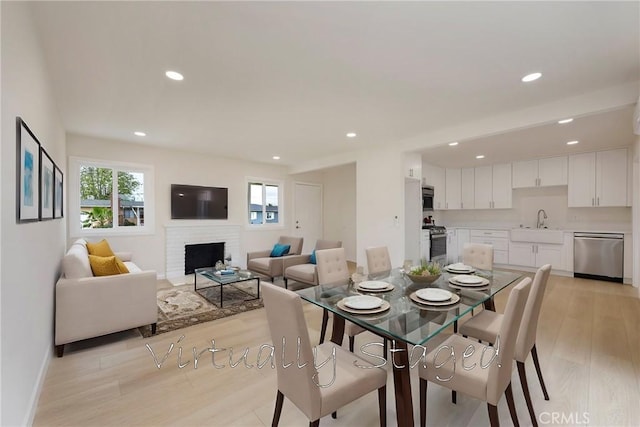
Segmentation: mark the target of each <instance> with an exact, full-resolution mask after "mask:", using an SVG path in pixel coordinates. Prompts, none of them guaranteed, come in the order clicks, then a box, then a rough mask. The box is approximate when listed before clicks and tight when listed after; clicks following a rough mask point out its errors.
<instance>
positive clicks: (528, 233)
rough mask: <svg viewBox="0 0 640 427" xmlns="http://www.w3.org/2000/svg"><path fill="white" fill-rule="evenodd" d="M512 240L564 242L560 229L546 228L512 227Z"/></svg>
mask: <svg viewBox="0 0 640 427" xmlns="http://www.w3.org/2000/svg"><path fill="white" fill-rule="evenodd" d="M510 235H511V241H512V242H530V243H555V244H562V243H564V232H563V231H562V230H550V229H548V228H512V229H511V233H510Z"/></svg>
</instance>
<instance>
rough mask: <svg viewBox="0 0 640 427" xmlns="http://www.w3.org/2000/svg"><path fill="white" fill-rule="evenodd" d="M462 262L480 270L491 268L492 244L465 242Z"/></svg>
mask: <svg viewBox="0 0 640 427" xmlns="http://www.w3.org/2000/svg"><path fill="white" fill-rule="evenodd" d="M462 262H463V263H464V264H466V265H470V266H472V267H474V268H479V269H480V270H493V246H492V245H487V244H484V243H465V244H464V247H463V249H462Z"/></svg>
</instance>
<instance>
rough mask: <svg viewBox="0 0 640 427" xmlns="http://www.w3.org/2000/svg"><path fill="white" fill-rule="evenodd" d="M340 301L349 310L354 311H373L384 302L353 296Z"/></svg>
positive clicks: (362, 296)
mask: <svg viewBox="0 0 640 427" xmlns="http://www.w3.org/2000/svg"><path fill="white" fill-rule="evenodd" d="M342 301H344V305H345V306H346V307H349V308H353V309H356V310H373V309H374V308H378V307H380V306H381V305H382V302H383V301H384V300H383V299H381V298H378V297H372V296H369V295H355V296H351V297H346V298H344V299H343V300H342Z"/></svg>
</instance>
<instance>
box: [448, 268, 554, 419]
mask: <svg viewBox="0 0 640 427" xmlns="http://www.w3.org/2000/svg"><path fill="white" fill-rule="evenodd" d="M550 273H551V265H550V264H546V265H543V266H542V267H540V268H539V269H538V271H537V272H536V275H535V277H534V278H533V284H532V285H531V292H530V293H529V298H528V299H527V304H526V306H525V309H524V314H523V317H522V322H521V324H520V329H519V330H518V338H517V339H516V347H515V353H514V358H515V360H516V366H517V367H518V375H519V376H520V383H521V384H522V391H523V392H524V398H525V401H526V402H527V409H528V410H529V416H530V417H531V422H532V423H533V425H534V426H537V425H538V421H537V418H536V414H535V412H534V410H533V403H532V402H531V395H530V394H529V386H528V384H527V376H526V374H525V366H524V363H525V361H526V360H527V357H528V356H529V353H531V355H532V356H533V364H534V365H535V368H536V373H537V374H538V380H539V381H540V386H541V387H542V394H543V395H544V399H545V400H549V395H548V394H547V388H546V387H545V385H544V380H543V378H542V371H541V370H540V362H539V361H538V351H537V350H536V332H537V330H538V319H539V317H540V309H541V307H542V299H543V297H544V292H545V289H546V287H547V281H548V280H549V274H550ZM504 322H505V316H504V315H502V314H499V313H496V312H494V311H489V310H484V311H482V312H481V313H479V314H477V315H476V316H473V317H472V318H471V319H469V320H467V321H466V322H465V323H463V324H462V325H460V329H459V333H460V334H462V335H464V336H469V337H473V338H478V339H480V340H482V341H486V342H489V343H495V341H496V336H497V335H498V333H499V332H500V328H501V327H502V324H503V323H504Z"/></svg>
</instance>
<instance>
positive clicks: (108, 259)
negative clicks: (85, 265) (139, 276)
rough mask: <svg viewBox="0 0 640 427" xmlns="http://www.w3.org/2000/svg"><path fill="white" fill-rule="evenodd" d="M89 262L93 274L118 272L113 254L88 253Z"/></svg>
mask: <svg viewBox="0 0 640 427" xmlns="http://www.w3.org/2000/svg"><path fill="white" fill-rule="evenodd" d="M89 264H91V271H93V275H94V276H113V275H114V274H120V269H118V263H117V262H116V257H115V256H97V255H89ZM125 268H126V267H125Z"/></svg>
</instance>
